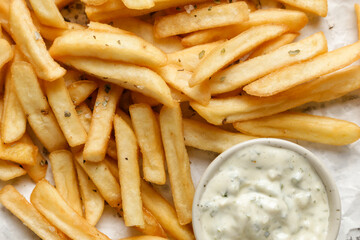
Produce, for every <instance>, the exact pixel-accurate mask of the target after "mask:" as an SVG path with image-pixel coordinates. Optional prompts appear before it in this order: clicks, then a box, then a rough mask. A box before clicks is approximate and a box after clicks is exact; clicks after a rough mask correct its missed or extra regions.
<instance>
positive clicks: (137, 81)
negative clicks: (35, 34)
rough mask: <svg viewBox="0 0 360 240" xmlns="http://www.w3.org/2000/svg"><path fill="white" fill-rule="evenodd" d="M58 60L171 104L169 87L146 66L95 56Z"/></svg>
mask: <svg viewBox="0 0 360 240" xmlns="http://www.w3.org/2000/svg"><path fill="white" fill-rule="evenodd" d="M60 61H61V62H63V63H65V64H67V65H70V66H72V67H74V68H76V69H78V70H81V71H84V72H87V73H89V74H92V75H95V76H97V77H99V78H101V79H104V80H106V81H107V82H112V83H114V84H117V85H119V86H121V87H123V88H126V89H130V90H133V91H136V92H140V93H142V94H144V95H145V96H149V97H152V98H154V99H156V100H158V101H159V102H161V103H163V104H165V105H167V106H172V105H173V101H172V97H171V93H170V89H169V87H168V86H167V85H166V83H165V82H164V80H163V79H162V78H161V77H160V76H159V75H158V74H156V73H155V72H153V71H151V70H150V69H148V68H144V67H139V66H135V65H130V64H125V63H120V62H116V63H114V62H108V61H103V60H98V59H95V58H77V57H63V58H61V59H60Z"/></svg>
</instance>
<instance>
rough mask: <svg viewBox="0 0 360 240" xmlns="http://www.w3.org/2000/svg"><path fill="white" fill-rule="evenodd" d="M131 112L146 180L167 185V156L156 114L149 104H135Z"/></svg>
mask: <svg viewBox="0 0 360 240" xmlns="http://www.w3.org/2000/svg"><path fill="white" fill-rule="evenodd" d="M129 112H130V115H131V121H132V124H133V126H134V132H135V135H136V138H137V140H138V143H139V146H140V150H141V152H142V159H143V162H142V167H143V174H144V179H145V180H146V181H148V182H152V183H155V184H159V185H162V184H165V182H166V174H165V166H164V162H165V154H164V150H163V146H162V141H161V133H160V127H159V123H158V121H157V119H156V117H155V114H154V112H153V111H152V109H151V107H150V105H147V104H133V105H131V106H130V108H129Z"/></svg>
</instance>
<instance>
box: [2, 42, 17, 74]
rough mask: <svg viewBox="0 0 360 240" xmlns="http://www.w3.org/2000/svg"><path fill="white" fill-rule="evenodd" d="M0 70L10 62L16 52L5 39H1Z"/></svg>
mask: <svg viewBox="0 0 360 240" xmlns="http://www.w3.org/2000/svg"><path fill="white" fill-rule="evenodd" d="M0 52H1V55H0V69H1V68H2V67H3V66H4V65H5V64H6V63H7V62H9V61H10V60H11V59H12V58H13V56H14V51H13V50H12V48H11V46H10V44H9V43H8V41H6V40H5V39H0Z"/></svg>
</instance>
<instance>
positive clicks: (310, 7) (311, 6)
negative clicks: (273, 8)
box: [279, 0, 328, 17]
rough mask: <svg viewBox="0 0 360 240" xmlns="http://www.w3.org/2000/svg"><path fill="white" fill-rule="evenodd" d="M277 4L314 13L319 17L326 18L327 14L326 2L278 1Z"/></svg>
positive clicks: (306, 0) (307, 0)
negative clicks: (284, 4) (280, 3)
mask: <svg viewBox="0 0 360 240" xmlns="http://www.w3.org/2000/svg"><path fill="white" fill-rule="evenodd" d="M279 2H282V3H286V4H289V5H290V6H294V7H297V8H300V9H302V10H305V11H308V12H312V13H315V14H317V15H319V16H321V17H326V15H327V12H328V6H327V0H316V1H314V0H279Z"/></svg>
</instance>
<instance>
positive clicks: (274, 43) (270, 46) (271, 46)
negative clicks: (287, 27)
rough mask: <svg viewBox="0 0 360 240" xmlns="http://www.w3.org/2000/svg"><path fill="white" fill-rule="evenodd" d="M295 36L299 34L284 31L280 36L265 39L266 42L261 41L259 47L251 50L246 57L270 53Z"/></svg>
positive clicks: (292, 39)
mask: <svg viewBox="0 0 360 240" xmlns="http://www.w3.org/2000/svg"><path fill="white" fill-rule="evenodd" d="M297 36H299V33H285V34H283V35H281V36H280V37H277V38H275V39H273V40H270V41H267V42H265V43H263V44H262V45H261V46H260V47H258V48H257V49H255V51H253V52H252V53H251V54H250V56H249V57H248V59H252V58H255V57H258V56H261V55H264V54H267V53H270V52H272V51H274V50H276V49H279V48H280V47H282V46H284V45H286V44H289V43H292V42H293V41H294V40H295V38H296V37H297Z"/></svg>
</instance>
